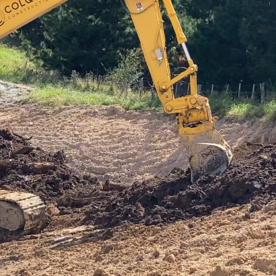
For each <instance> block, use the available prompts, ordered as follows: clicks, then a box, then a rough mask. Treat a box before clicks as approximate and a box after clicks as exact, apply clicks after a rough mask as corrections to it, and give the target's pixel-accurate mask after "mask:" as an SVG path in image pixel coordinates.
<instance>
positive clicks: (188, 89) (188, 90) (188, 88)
mask: <svg viewBox="0 0 276 276" xmlns="http://www.w3.org/2000/svg"><path fill="white" fill-rule="evenodd" d="M189 92H190V83H188V87H187V95H188V94H189Z"/></svg>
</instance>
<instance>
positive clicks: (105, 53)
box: [17, 0, 276, 85]
mask: <svg viewBox="0 0 276 276" xmlns="http://www.w3.org/2000/svg"><path fill="white" fill-rule="evenodd" d="M173 5H174V6H175V9H176V11H177V14H178V17H179V20H180V22H181V25H182V27H183V30H184V32H185V34H186V35H187V37H188V46H189V49H190V52H191V54H192V57H193V59H194V61H195V63H197V64H198V66H199V74H198V78H199V82H202V83H206V84H208V83H210V84H211V83H216V84H222V85H224V84H231V83H239V82H241V81H242V82H244V83H258V82H271V83H275V82H276V74H275V70H274V68H275V67H276V40H275V37H276V16H275V15H276V1H271V0H269V1H267V0H265V1H260V0H186V1H184V0H173ZM162 9H163V8H162ZM162 13H163V19H164V22H165V26H166V29H165V32H166V37H167V44H168V51H169V56H170V63H171V65H172V70H174V68H177V66H179V60H181V58H182V52H181V48H180V47H179V46H176V43H177V42H176V39H175V36H174V32H173V29H172V27H171V26H170V22H169V18H168V16H167V14H166V12H165V10H164V9H163V10H162ZM17 35H18V36H19V38H20V40H21V43H22V46H23V48H24V49H26V50H27V52H28V53H29V55H30V56H31V57H33V58H35V59H39V60H42V61H43V65H44V67H45V68H47V69H55V70H59V71H60V72H62V73H63V74H70V73H71V71H72V70H76V71H78V72H80V73H82V74H85V73H87V72H89V71H93V72H94V73H96V74H104V73H106V72H107V71H108V70H110V69H112V68H115V67H116V66H117V65H118V64H119V62H120V59H121V57H122V55H125V54H126V53H127V52H128V51H129V50H130V49H135V48H139V40H138V37H137V34H136V32H135V29H134V27H133V24H132V21H131V18H130V15H129V14H128V12H127V10H126V8H125V6H124V2H123V0H105V1H103V0H89V1H88V0H69V1H68V2H66V3H65V4H63V5H62V6H60V7H59V8H57V9H55V10H53V11H52V12H50V13H48V14H46V15H44V16H42V17H40V18H39V19H37V20H35V21H33V22H31V23H30V24H28V25H27V26H25V27H23V28H22V29H21V30H20V31H19V32H18V34H17ZM137 62H139V60H138V61H137ZM141 64H144V62H143V60H142V58H141ZM144 66H145V65H144ZM144 70H145V71H146V67H145V69H144Z"/></svg>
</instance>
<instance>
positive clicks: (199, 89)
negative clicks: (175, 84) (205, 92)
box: [197, 84, 202, 94]
mask: <svg viewBox="0 0 276 276" xmlns="http://www.w3.org/2000/svg"><path fill="white" fill-rule="evenodd" d="M201 89H202V84H198V85H197V93H198V94H200V93H201Z"/></svg>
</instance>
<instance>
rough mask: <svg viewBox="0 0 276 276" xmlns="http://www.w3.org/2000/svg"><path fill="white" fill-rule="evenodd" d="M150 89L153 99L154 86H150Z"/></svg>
mask: <svg viewBox="0 0 276 276" xmlns="http://www.w3.org/2000/svg"><path fill="white" fill-rule="evenodd" d="M150 91H151V100H153V99H154V88H153V87H150Z"/></svg>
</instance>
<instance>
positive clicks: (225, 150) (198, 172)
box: [181, 130, 233, 182]
mask: <svg viewBox="0 0 276 276" xmlns="http://www.w3.org/2000/svg"><path fill="white" fill-rule="evenodd" d="M185 136H186V135H185ZM185 136H182V137H181V138H182V140H183V143H184V146H185V148H186V149H187V152H188V157H189V163H190V168H191V181H192V182H195V181H197V180H198V179H199V178H200V177H201V176H204V175H207V174H213V175H217V174H222V173H223V172H224V171H225V170H226V169H227V168H228V166H229V164H230V162H231V160H232V158H233V154H232V150H231V147H230V146H229V145H228V143H227V142H226V141H225V140H224V139H223V137H222V136H221V135H220V133H219V132H218V131H216V130H208V131H206V132H203V133H199V134H195V135H189V137H187V136H186V137H185ZM187 138H188V139H189V141H188V143H187V142H186V141H187ZM184 141H185V142H184Z"/></svg>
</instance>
